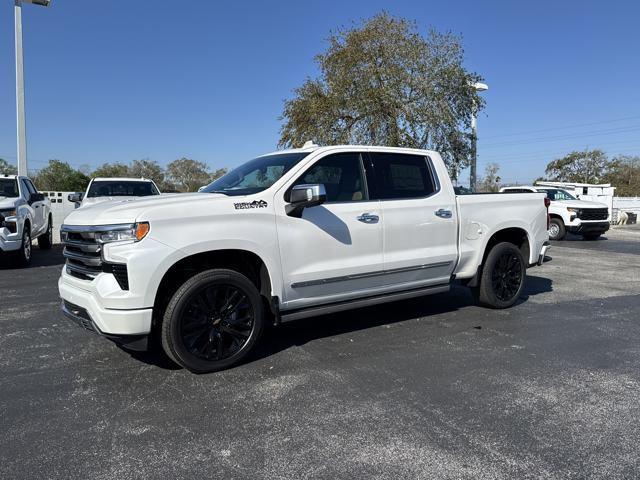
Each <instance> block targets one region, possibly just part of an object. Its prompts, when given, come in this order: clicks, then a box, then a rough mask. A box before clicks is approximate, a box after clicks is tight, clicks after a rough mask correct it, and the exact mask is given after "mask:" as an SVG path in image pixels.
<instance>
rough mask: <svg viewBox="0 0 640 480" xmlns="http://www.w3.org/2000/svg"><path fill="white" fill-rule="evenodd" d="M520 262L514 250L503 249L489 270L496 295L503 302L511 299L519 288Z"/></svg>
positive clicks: (520, 276)
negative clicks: (491, 269) (490, 270)
mask: <svg viewBox="0 0 640 480" xmlns="http://www.w3.org/2000/svg"><path fill="white" fill-rule="evenodd" d="M521 283H522V263H521V262H520V259H519V258H518V257H517V256H516V254H515V253H514V252H510V251H505V252H503V253H502V254H501V255H500V256H499V257H498V258H497V260H496V263H495V265H494V267H493V271H492V272H491V284H492V287H493V291H494V292H495V295H496V297H498V299H500V300H502V301H503V302H506V301H509V300H511V299H512V298H513V297H514V295H515V294H516V293H517V292H518V290H520V284H521Z"/></svg>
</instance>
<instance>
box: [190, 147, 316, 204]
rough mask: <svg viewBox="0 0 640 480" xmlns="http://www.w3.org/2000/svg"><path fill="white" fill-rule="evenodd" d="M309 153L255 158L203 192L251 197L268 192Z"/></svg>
mask: <svg viewBox="0 0 640 480" xmlns="http://www.w3.org/2000/svg"><path fill="white" fill-rule="evenodd" d="M307 155H309V152H300V153H297V152H296V153H278V154H274V155H265V156H264V157H258V158H254V159H253V160H250V161H248V162H247V163H245V164H243V165H240V166H239V167H238V168H235V169H234V170H231V171H230V172H229V173H227V174H226V175H224V176H222V177H220V178H218V179H217V180H215V181H214V182H213V183H210V184H209V185H207V186H206V187H205V188H203V189H202V190H201V192H206V193H224V194H225V195H232V196H233V195H251V194H253V193H258V192H262V191H263V190H266V189H267V188H269V187H270V186H271V185H273V184H274V183H275V182H276V181H278V180H279V179H280V178H281V177H282V176H283V175H284V174H285V173H286V172H288V171H289V170H290V169H291V168H292V167H293V166H294V165H296V164H297V163H298V162H299V161H300V160H302V159H303V158H304V157H306V156H307Z"/></svg>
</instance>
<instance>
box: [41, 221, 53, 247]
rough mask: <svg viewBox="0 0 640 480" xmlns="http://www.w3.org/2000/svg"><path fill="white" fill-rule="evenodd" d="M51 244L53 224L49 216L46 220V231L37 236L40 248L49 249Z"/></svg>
mask: <svg viewBox="0 0 640 480" xmlns="http://www.w3.org/2000/svg"><path fill="white" fill-rule="evenodd" d="M52 246H53V225H51V218H49V220H48V222H47V231H46V232H44V233H43V234H42V235H40V236H39V237H38V248H40V250H50V249H51V247H52Z"/></svg>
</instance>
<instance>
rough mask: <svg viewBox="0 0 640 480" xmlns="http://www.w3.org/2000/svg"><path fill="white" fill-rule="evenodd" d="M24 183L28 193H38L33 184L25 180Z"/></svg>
mask: <svg viewBox="0 0 640 480" xmlns="http://www.w3.org/2000/svg"><path fill="white" fill-rule="evenodd" d="M26 182H27V187H28V188H29V192H31V193H38V190H37V189H36V187H35V185H34V184H33V182H31V180H27V181H26Z"/></svg>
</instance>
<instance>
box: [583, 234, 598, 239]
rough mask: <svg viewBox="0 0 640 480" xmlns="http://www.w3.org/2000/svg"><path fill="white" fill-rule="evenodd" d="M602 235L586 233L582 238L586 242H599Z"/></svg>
mask: <svg viewBox="0 0 640 480" xmlns="http://www.w3.org/2000/svg"><path fill="white" fill-rule="evenodd" d="M600 235H602V234H601V233H585V234H584V235H582V238H583V239H584V240H597V239H598V238H600Z"/></svg>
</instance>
